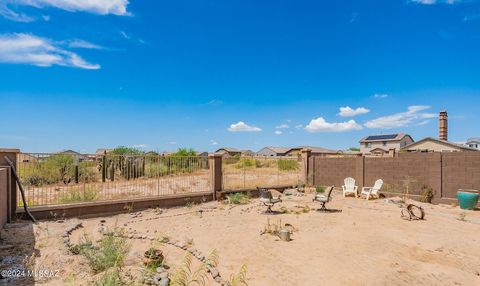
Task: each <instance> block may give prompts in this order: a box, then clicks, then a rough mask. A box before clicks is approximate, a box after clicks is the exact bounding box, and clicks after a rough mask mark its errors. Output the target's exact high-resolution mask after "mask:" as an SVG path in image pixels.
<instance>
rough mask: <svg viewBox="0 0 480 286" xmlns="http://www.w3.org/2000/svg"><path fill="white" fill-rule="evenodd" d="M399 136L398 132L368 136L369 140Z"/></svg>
mask: <svg viewBox="0 0 480 286" xmlns="http://www.w3.org/2000/svg"><path fill="white" fill-rule="evenodd" d="M395 138H397V134H388V135H374V136H368V137H367V140H389V139H395Z"/></svg>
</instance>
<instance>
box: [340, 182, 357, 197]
mask: <svg viewBox="0 0 480 286" xmlns="http://www.w3.org/2000/svg"><path fill="white" fill-rule="evenodd" d="M343 183H344V185H343V186H342V190H343V197H345V196H346V195H348V194H354V195H355V197H358V193H357V190H358V186H355V179H354V178H350V177H348V178H345V180H344V181H343Z"/></svg>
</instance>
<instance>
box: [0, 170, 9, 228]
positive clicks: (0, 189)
mask: <svg viewBox="0 0 480 286" xmlns="http://www.w3.org/2000/svg"><path fill="white" fill-rule="evenodd" d="M7 184H8V169H7V168H0V229H1V228H2V227H3V226H4V225H5V223H6V222H7V218H8V196H7V192H8V185H7Z"/></svg>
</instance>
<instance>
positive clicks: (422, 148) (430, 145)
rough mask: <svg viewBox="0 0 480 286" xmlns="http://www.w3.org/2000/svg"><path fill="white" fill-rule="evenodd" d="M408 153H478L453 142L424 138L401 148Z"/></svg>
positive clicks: (473, 149)
mask: <svg viewBox="0 0 480 286" xmlns="http://www.w3.org/2000/svg"><path fill="white" fill-rule="evenodd" d="M403 149H404V150H406V151H408V152H464V151H478V149H475V148H470V147H467V146H464V145H460V144H456V143H453V142H449V141H445V140H439V139H435V138H431V137H427V138H424V139H422V140H420V141H417V142H415V143H412V144H410V145H407V146H405V147H404V148H403Z"/></svg>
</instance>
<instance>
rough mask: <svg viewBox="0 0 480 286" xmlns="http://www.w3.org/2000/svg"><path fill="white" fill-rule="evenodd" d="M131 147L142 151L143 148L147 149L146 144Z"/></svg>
mask: <svg viewBox="0 0 480 286" xmlns="http://www.w3.org/2000/svg"><path fill="white" fill-rule="evenodd" d="M132 147H133V148H138V149H143V148H147V147H148V145H147V144H136V145H133V146H132Z"/></svg>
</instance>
